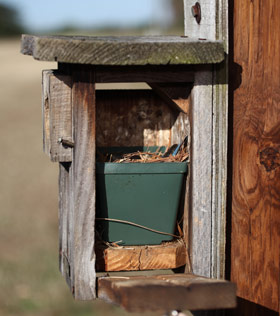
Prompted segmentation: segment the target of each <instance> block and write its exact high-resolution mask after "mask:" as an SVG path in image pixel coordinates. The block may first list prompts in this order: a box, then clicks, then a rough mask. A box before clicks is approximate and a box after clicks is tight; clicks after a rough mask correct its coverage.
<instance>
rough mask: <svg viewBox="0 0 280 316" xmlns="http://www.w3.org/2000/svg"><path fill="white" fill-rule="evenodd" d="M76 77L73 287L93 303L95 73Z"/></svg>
mask: <svg viewBox="0 0 280 316" xmlns="http://www.w3.org/2000/svg"><path fill="white" fill-rule="evenodd" d="M72 78H73V89H72V102H73V129H74V131H73V139H74V142H75V147H74V152H73V163H72V165H71V168H70V171H69V172H70V179H71V180H70V181H71V183H70V185H71V187H70V192H71V195H72V196H71V197H72V199H71V201H72V203H71V206H70V209H71V211H70V223H69V229H70V234H71V244H70V247H71V251H72V253H71V254H70V265H71V287H72V289H73V294H74V297H75V298H76V299H79V300H90V299H94V298H95V252H94V223H95V85H94V82H93V80H92V78H93V76H92V73H91V72H84V71H81V72H78V71H77V72H76V71H75V72H74V73H73V76H72Z"/></svg>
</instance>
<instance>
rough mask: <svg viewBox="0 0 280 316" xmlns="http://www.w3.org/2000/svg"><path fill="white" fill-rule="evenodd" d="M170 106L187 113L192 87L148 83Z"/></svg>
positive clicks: (176, 84) (177, 84)
mask: <svg viewBox="0 0 280 316" xmlns="http://www.w3.org/2000/svg"><path fill="white" fill-rule="evenodd" d="M148 84H149V85H150V87H151V88H152V89H153V90H154V91H155V92H156V93H157V94H158V95H159V96H160V97H162V98H163V100H165V102H166V103H168V104H169V105H170V106H172V107H174V108H175V109H177V110H179V111H182V112H184V113H188V112H189V107H190V92H191V88H192V85H191V84H189V85H187V84H179V83H148Z"/></svg>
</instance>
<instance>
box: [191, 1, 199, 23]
mask: <svg viewBox="0 0 280 316" xmlns="http://www.w3.org/2000/svg"><path fill="white" fill-rule="evenodd" d="M192 15H193V17H194V18H195V19H196V22H197V24H199V23H200V21H201V8H200V4H199V2H196V3H195V5H193V6H192Z"/></svg>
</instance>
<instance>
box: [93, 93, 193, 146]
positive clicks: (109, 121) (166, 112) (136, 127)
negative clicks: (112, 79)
mask: <svg viewBox="0 0 280 316" xmlns="http://www.w3.org/2000/svg"><path fill="white" fill-rule="evenodd" d="M179 114H180V112H179V111H177V110H174V109H173V108H171V107H170V106H168V105H167V104H166V103H165V102H164V101H162V99H161V98H160V97H158V96H157V95H156V94H155V93H154V92H153V91H151V90H100V91H96V117H97V120H96V130H97V133H96V138H97V139H96V142H97V146H105V147H106V146H126V147H129V146H167V147H168V146H170V145H172V140H173V137H172V136H173V135H172V127H173V126H175V125H176V119H177V118H179ZM181 116H183V117H184V118H185V119H187V117H188V116H187V114H182V115H181ZM181 116H180V121H181ZM185 136H186V135H184V136H183V138H184V137H185ZM183 138H182V139H181V140H180V141H182V140H183Z"/></svg>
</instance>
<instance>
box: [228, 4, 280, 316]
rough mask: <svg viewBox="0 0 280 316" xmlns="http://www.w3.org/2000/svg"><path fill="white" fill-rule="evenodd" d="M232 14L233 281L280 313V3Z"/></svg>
mask: <svg viewBox="0 0 280 316" xmlns="http://www.w3.org/2000/svg"><path fill="white" fill-rule="evenodd" d="M233 10H234V11H233V14H234V16H235V19H234V55H233V57H234V60H233V64H232V65H233V66H235V69H232V70H233V75H234V80H233V81H234V82H233V87H234V88H236V90H235V91H233V108H234V111H233V137H234V138H233V175H232V176H233V179H232V180H233V181H232V236H231V247H232V249H231V279H232V280H233V281H234V282H236V283H237V288H238V290H237V293H238V295H239V296H240V297H242V298H244V299H247V300H249V301H251V302H255V303H257V304H260V305H262V306H265V307H267V308H270V309H272V310H274V311H278V312H279V310H280V305H279V296H280V283H279V275H280V229H279V228H280V181H279V177H280V168H279V166H280V163H279V157H280V90H279V78H280V47H279V45H280V41H279V36H280V20H279V15H280V2H279V1H277V0H272V1H260V0H256V1H253V2H248V1H241V0H235V1H234V8H233ZM241 37H242V38H241ZM241 73H242V80H240V79H241ZM240 245H242V247H240ZM243 313H244V312H243ZM250 314H251V315H252V314H253V312H252V311H251V313H250ZM263 315H264V314H263ZM265 315H266V314H265Z"/></svg>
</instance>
